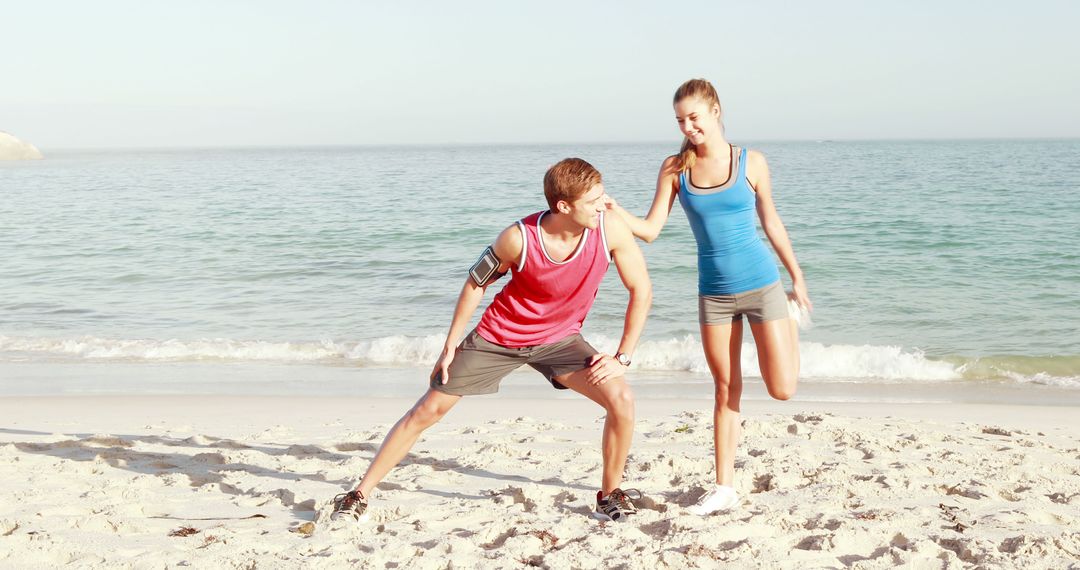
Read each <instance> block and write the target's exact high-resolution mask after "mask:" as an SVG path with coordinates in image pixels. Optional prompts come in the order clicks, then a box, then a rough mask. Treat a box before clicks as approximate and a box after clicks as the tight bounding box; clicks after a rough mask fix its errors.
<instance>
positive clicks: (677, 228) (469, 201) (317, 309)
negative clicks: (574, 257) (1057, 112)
mask: <svg viewBox="0 0 1080 570" xmlns="http://www.w3.org/2000/svg"><path fill="white" fill-rule="evenodd" d="M735 142H736V143H737V144H738V143H741V144H746V145H747V146H749V147H751V148H755V149H759V150H761V151H762V152H764V153H765V155H766V157H767V159H768V162H769V165H770V169H771V172H772V180H773V196H774V198H775V202H776V205H777V209H778V211H779V213H780V215H781V217H782V218H783V220H784V223H785V225H786V227H787V229H788V232H789V234H790V236H791V241H792V243H793V244H794V250H795V253H796V255H797V256H798V259H799V262H800V264H801V266H802V269H803V272H804V273H805V275H806V281H807V283H808V286H809V290H810V296H811V298H812V300H813V302H814V308H815V310H814V313H813V320H814V323H815V327H814V328H813V329H812V330H809V331H805V332H803V334H802V341H801V349H802V374H801V378H802V380H803V382H804V384H808V385H813V384H829V383H833V384H847V385H851V384H895V383H905V384H911V383H920V384H948V385H950V386H952V388H953V390H954V391H956V390H961V391H963V390H967V391H969V392H970V391H977V390H983V389H989V388H988V387H992V386H1013V387H1028V388H1031V389H1037V390H1043V391H1044V393H1046V394H1049V395H1050V397H1051V398H1052V397H1053V394H1055V393H1060V394H1069V395H1070V396H1069V397H1072V396H1074V395H1076V394H1077V393H1080V245H1078V244H1077V241H1078V238H1080V231H1078V230H1077V227H1078V224H1080V161H1078V160H1077V159H1076V157H1077V156H1080V141H1073V140H1046V141H1034V140H1022V141H1021V140H1017V141H933V142H930V141H904V142H826V141H822V142H767V141H762V142H755V141H735ZM676 146H677V141H675V142H668V143H655V144H620V145H570V144H568V145H543V146H448V147H336V148H258V149H178V150H130V151H121V150H110V151H55V152H48V153H47V155H48V156H47V158H46V159H45V160H42V161H34V162H8V163H0V391H6V392H8V393H57V392H82V391H123V392H131V391H136V392H137V391H141V390H152V389H156V390H161V389H165V390H166V391H173V392H185V391H224V392H245V391H249V390H254V391H258V392H260V393H276V392H294V391H304V392H305V393H323V392H324V393H337V392H341V391H346V392H350V393H351V392H352V391H356V392H359V393H375V392H379V390H380V389H382V388H378V387H380V386H382V387H383V388H385V386H384V385H385V384H386V383H387V382H390V383H393V382H396V381H397V379H400V378H405V377H417V378H420V380H419V381H418V382H413V384H410V386H413V385H416V386H419V388H417V389H420V390H422V386H423V378H424V377H425V376H426V375H427V371H428V370H430V367H431V365H432V364H433V362H434V360H435V358H436V356H437V355H438V353H439V350H440V348H441V345H442V343H443V339H444V335H445V334H446V329H447V327H448V326H449V322H450V317H451V314H452V311H453V307H454V302H455V300H456V298H457V294H458V292H459V291H460V289H461V285H462V283H463V282H464V280H465V276H466V270H467V268H468V266H469V265H470V264H471V263H472V262H473V261H474V260H475V258H476V257H477V256H478V255H479V253H480V252H481V250H482V249H483V248H484V247H485V246H486V245H487V244H489V243H491V242H492V240H493V239H494V238H495V236H496V235H498V233H499V232H500V231H501V230H502V229H503V228H505V227H507V226H508V225H510V224H511V223H513V222H514V221H515V220H517V219H519V218H521V217H523V216H525V215H528V214H530V213H532V212H535V211H538V210H541V209H544V208H545V207H546V206H545V202H544V199H543V190H542V177H543V174H544V171H545V170H546V168H547V167H548V166H550V165H551V164H553V163H554V162H556V161H558V160H559V159H561V158H564V157H567V156H578V157H581V158H584V159H586V160H588V161H589V162H591V163H592V164H593V165H595V166H596V167H597V168H598V169H599V170H600V171H601V172H602V173H603V176H604V185H605V188H606V189H607V192H608V193H609V194H611V195H612V196H614V197H615V198H616V199H618V200H619V202H620V204H622V205H623V206H624V207H626V208H628V209H629V210H631V211H633V212H636V213H638V214H640V215H644V213H645V212H646V211H647V210H648V207H649V205H650V203H651V200H652V196H653V192H654V186H655V180H656V172H657V168H658V167H659V165H660V162H661V161H662V160H663V159H664V157H665V156H667V155H669V154H671V153H672V152H674V150H675V149H676ZM641 247H642V250H643V251H644V253H645V256H646V259H647V262H648V266H649V274H650V276H651V278H652V281H653V287H654V302H653V308H652V311H651V313H650V315H649V321H648V324H647V326H646V330H645V333H644V336H643V339H642V342H641V345H640V347H639V349H638V350H637V352H636V354H635V356H634V360H635V363H634V371H633V374H635V375H637V376H638V377H639V378H640V381H641V382H645V383H649V382H651V383H653V384H656V385H661V386H663V385H669V386H672V387H673V388H672V389H671V390H669V391H665V390H664V389H657V390H655V394H657V395H677V392H678V390H677V389H676V388H674V386H677V385H680V384H687V385H701V386H706V387H707V386H708V385H709V383H710V382H711V381H710V379H709V378H710V377H709V374H708V367H707V365H706V364H705V360H704V356H703V354H702V350H701V345H700V339H699V335H698V325H697V299H696V297H697V291H696V284H697V278H696V271H697V270H696V257H695V244H694V239H693V236H692V235H691V233H690V230H689V226H688V224H687V221H686V218H685V215H684V214H683V213H682V211H681V209H680V206H679V205H678V203H677V202H676V205H675V206H674V211H673V213H672V216H671V218H670V220H669V221H668V223H667V225H666V226H665V228H664V230H663V233H662V234H661V235H660V237H659V238H658V239H657V240H656V241H655V242H654V243H652V244H641ZM781 274H782V275H783V276H784V282H785V285H787V286H789V284H790V281H789V280H788V278H787V274H786V272H784V271H783V270H782V269H781ZM500 286H501V284H497V285H496V286H493V287H492V288H491V290H489V291H488V296H487V297H486V300H485V303H486V301H488V300H490V298H491V296H492V294H493V293H494V291H495V290H497V289H498V288H499V287H500ZM626 301H627V295H626V292H625V290H624V289H623V287H622V284H621V282H620V281H619V278H618V274H617V272H616V271H615V269H614V268H612V269H611V270H610V271H609V274H608V276H607V278H606V280H605V282H604V283H603V285H602V287H601V290H600V293H599V295H598V298H597V301H596V304H595V306H594V308H593V310H592V312H591V313H590V315H589V317H588V319H587V320H586V322H585V327H584V334H585V336H586V338H588V339H589V340H590V341H592V342H593V344H594V345H596V346H597V347H598V348H599V349H601V350H607V351H613V350H614V349H615V347H616V346H617V344H618V338H619V336H620V334H621V327H622V322H623V315H624V310H625V306H626ZM482 308H483V305H482V306H481V309H482ZM479 313H480V311H477V315H476V316H475V317H474V322H475V320H476V317H478V316H479ZM744 343H745V344H744V350H743V369H744V373H745V375H747V376H748V377H751V378H753V377H755V376H756V375H758V374H759V373H758V371H757V364H756V356H755V352H754V345H753V343H752V339H751V338H750V335H749V331H747V334H746V338H744ZM104 365H108V366H106V367H104V368H102V366H104ZM94 367H97V368H94ZM136 371H138V373H136ZM4 376H6V377H7V379H5V378H4ZM136 377H138V378H137V379H136ZM198 378H205V379H207V380H206V381H205V382H200V381H196V379H198ZM310 378H319V379H322V380H323V381H321V382H309V381H306V380H305V379H310ZM124 379H127V380H124ZM163 379H169V380H167V381H166V380H163ZM298 387H301V388H302V389H301V388H298ZM1046 390H1050V391H1051V392H1046ZM383 391H385V390H383ZM413 391H415V389H414V390H413ZM379 393H381V392H379Z"/></svg>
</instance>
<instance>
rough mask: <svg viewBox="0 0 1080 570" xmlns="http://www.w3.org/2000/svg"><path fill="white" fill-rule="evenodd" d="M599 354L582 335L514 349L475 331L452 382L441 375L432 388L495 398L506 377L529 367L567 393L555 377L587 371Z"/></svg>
mask: <svg viewBox="0 0 1080 570" xmlns="http://www.w3.org/2000/svg"><path fill="white" fill-rule="evenodd" d="M598 352H599V351H597V350H596V349H595V348H593V347H592V345H590V344H589V343H587V342H585V339H584V338H582V337H581V335H580V334H575V335H571V336H568V337H566V338H564V339H562V340H560V341H558V342H553V343H551V344H540V345H537V346H523V347H520V348H512V347H506V346H500V345H498V344H495V343H492V342H488V341H487V340H486V339H484V337H482V336H480V335H479V334H477V332H476V330H473V331H472V332H471V333H469V334H468V335H467V336H466V337H465V340H463V341H461V344H459V345H458V347H457V350H456V351H455V356H454V361H453V362H451V363H450V369H449V373H450V381H449V382H447V383H446V384H443V383H442V377H441V375H440V374H436V375H435V379H434V380H432V381H431V388H432V389H434V390H438V391H440V392H445V393H447V394H453V395H455V396H475V395H479V394H494V393H495V392H498V391H499V382H502V379H503V378H505V377H506V375H507V374H510V373H511V372H513V371H514V370H516V369H517V368H518V367H519V366H521V365H522V364H528V365H529V366H532V367H533V369H534V370H536V371H537V372H539V373H541V374H543V375H544V376H545V377H547V379H548V382H551V385H552V386H553V387H555V388H556V389H558V390H565V389H566V386H563V385H562V384H559V383H558V382H557V381H556V380H555V377H556V376H562V375H563V374H568V373H570V372H576V371H578V370H581V369H582V368H588V367H589V359H590V358H591V357H592V356H593V355H594V354H597V353H598Z"/></svg>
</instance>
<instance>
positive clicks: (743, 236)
mask: <svg viewBox="0 0 1080 570" xmlns="http://www.w3.org/2000/svg"><path fill="white" fill-rule="evenodd" d="M735 176H736V178H735V180H734V182H733V183H732V184H731V185H730V186H729V187H728V188H725V189H723V190H718V191H714V192H711V193H702V192H700V191H698V190H699V189H697V188H694V186H693V185H692V184H691V183H690V178H691V177H690V175H689V170H685V171H683V172H682V173H681V174H679V203H681V204H682V207H683V209H684V210H686V217H687V219H689V220H690V229H691V230H693V232H694V237H695V238H696V239H697V246H698V293H700V294H701V295H730V294H733V293H742V292H744V291H752V290H754V289H760V288H762V287H765V286H766V285H771V284H773V283H774V282H776V281H779V280H780V272H779V271H778V270H777V269H776V261H775V259H774V258H773V255H772V253H771V252H770V251H769V248H767V247H766V246H765V243H764V242H763V241H762V240H761V238H760V237H758V234H757V225H756V224H755V222H754V218H755V217H756V216H755V213H756V211H757V210H756V204H757V196H756V194H755V193H754V191H753V190H751V189H750V182H749V181H747V179H746V149H745V148H744V149H742V151H741V152H740V153H739V171H738V173H737V174H736V175H735ZM729 182H730V181H729Z"/></svg>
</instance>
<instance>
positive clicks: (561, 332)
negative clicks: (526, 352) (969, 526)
mask: <svg viewBox="0 0 1080 570" xmlns="http://www.w3.org/2000/svg"><path fill="white" fill-rule="evenodd" d="M547 214H548V212H537V213H535V214H533V215H531V216H528V217H526V218H524V219H522V220H520V221H519V222H518V226H519V228H520V229H521V235H522V237H523V238H524V241H525V243H524V244H523V245H524V247H523V248H522V249H523V253H522V256H521V260H520V261H519V262H518V264H517V265H516V266H514V267H511V271H512V275H511V277H510V282H509V283H507V284H506V286H505V287H503V289H502V291H499V293H498V294H497V295H495V299H494V300H493V301H492V302H491V304H490V305H488V308H487V310H485V311H484V315H483V316H482V317H480V324H478V325H477V326H476V332H477V333H479V334H480V336H481V337H483V338H484V339H485V340H487V341H489V342H493V343H495V344H498V345H501V346H509V347H523V346H536V345H540V344H551V343H553V342H558V341H560V340H562V339H564V338H566V337H568V336H570V335H572V334H576V333H578V332H581V323H582V322H584V321H585V316H586V315H587V314H588V313H589V309H590V308H592V304H593V301H594V300H596V292H597V291H598V290H599V289H600V282H601V281H602V280H603V279H604V274H605V273H606V272H607V268H608V265H609V264H610V263H611V253H610V251H609V250H608V247H607V238H606V237H605V235H604V215H603V213H601V214H600V224H599V228H598V230H595V231H594V230H590V229H588V228H585V231H584V232H583V233H582V236H581V241H580V242H579V243H578V246H577V249H575V250H574V253H573V254H571V255H570V257H568V258H567V259H566V261H563V262H556V261H554V260H552V259H551V257H549V256H548V254H547V251H546V250H545V249H544V241H543V239H542V238H541V237H540V220H542V219H543V218H544V216H545V215H547Z"/></svg>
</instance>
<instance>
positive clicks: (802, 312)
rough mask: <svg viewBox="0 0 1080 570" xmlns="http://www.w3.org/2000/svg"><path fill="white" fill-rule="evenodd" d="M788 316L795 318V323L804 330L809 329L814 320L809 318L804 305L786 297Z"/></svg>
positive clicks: (808, 312)
mask: <svg viewBox="0 0 1080 570" xmlns="http://www.w3.org/2000/svg"><path fill="white" fill-rule="evenodd" d="M787 307H788V316H790V317H791V318H792V319H795V324H796V325H798V326H799V328H800V329H802V330H804V331H806V330H810V329H811V328H813V326H814V321H812V320H810V311H807V310H806V307H804V306H802V305H800V304H798V303H796V302H795V299H792V298H790V297H789V298H788V300H787Z"/></svg>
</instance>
